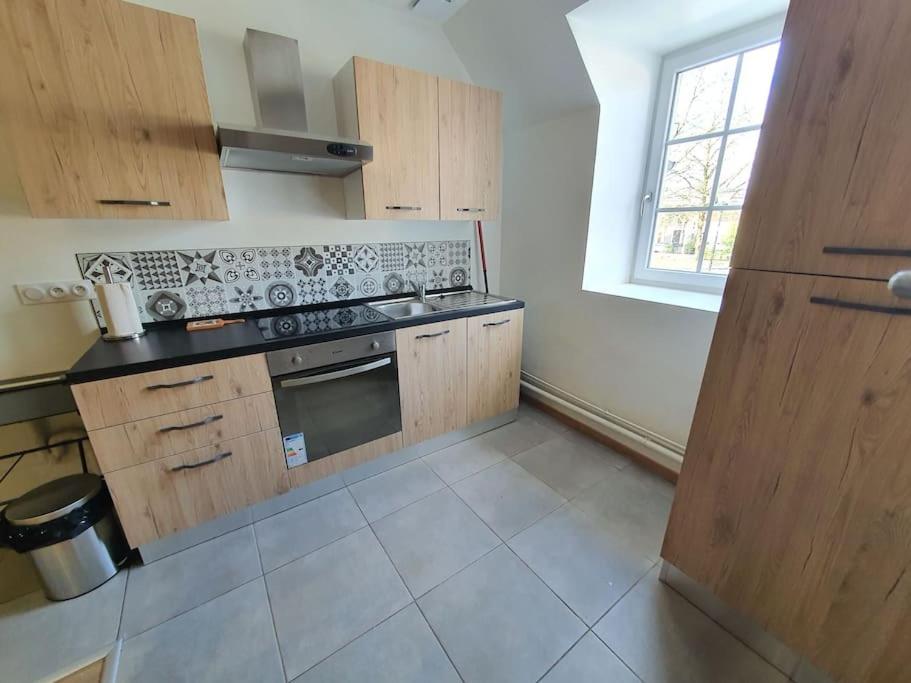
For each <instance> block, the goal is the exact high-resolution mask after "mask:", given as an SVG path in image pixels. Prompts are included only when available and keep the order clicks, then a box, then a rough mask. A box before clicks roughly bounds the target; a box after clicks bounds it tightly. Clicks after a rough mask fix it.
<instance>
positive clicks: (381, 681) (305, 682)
mask: <svg viewBox="0 0 911 683" xmlns="http://www.w3.org/2000/svg"><path fill="white" fill-rule="evenodd" d="M362 681H371V682H372V683H429V682H431V681H432V682H433V683H459V675H458V674H457V673H456V671H455V669H453V668H452V664H451V663H450V662H449V659H448V658H447V657H446V653H445V652H443V649H442V648H441V647H440V644H439V642H437V639H436V638H435V637H434V635H433V633H432V632H431V631H430V628H429V627H428V626H427V622H426V621H424V617H422V616H421V613H420V611H419V610H418V608H417V607H416V606H415V605H411V606H410V607H406V608H405V609H403V610H402V611H401V612H399V613H398V614H395V615H393V616H392V617H390V618H389V619H387V620H386V621H384V622H383V623H381V624H380V625H379V626H377V627H376V628H374V629H372V630H370V631H368V632H367V633H365V634H364V635H362V636H361V637H360V638H358V639H357V640H355V641H354V642H353V643H350V644H349V645H346V646H345V647H344V648H342V649H341V650H339V651H338V652H336V653H335V654H334V655H332V656H331V657H329V659H326V660H324V661H323V662H320V663H319V664H318V665H317V666H315V667H313V668H312V669H310V671H308V672H307V673H305V674H304V675H303V676H301V677H300V678H298V679H296V681H295V683H323V682H324V683H362Z"/></svg>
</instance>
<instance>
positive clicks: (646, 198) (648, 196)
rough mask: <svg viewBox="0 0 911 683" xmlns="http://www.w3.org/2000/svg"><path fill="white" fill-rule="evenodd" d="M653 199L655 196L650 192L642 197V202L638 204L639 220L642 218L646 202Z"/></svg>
mask: <svg viewBox="0 0 911 683" xmlns="http://www.w3.org/2000/svg"><path fill="white" fill-rule="evenodd" d="M654 197H655V195H654V194H652V193H651V192H646V193H645V194H644V195H642V201H641V202H639V218H642V217H643V216H644V215H645V204H646V202H650V201H652V199H654Z"/></svg>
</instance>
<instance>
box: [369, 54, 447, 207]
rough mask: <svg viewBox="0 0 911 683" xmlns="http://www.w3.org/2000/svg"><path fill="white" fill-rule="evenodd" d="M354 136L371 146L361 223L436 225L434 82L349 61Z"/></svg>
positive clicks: (413, 73) (437, 147)
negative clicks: (385, 221) (352, 81)
mask: <svg viewBox="0 0 911 683" xmlns="http://www.w3.org/2000/svg"><path fill="white" fill-rule="evenodd" d="M354 78H355V84H356V86H355V87H356V97H357V119H358V134H359V136H360V138H361V139H362V140H366V141H368V142H370V143H371V144H372V145H373V161H372V162H370V163H369V164H366V165H365V166H364V169H363V191H364V209H365V217H366V218H368V219H396V220H402V219H414V220H439V218H440V141H439V113H438V111H439V103H438V99H437V97H438V96H437V78H436V76H431V75H429V74H425V73H421V72H419V71H412V70H411V69H406V68H404V67H401V66H391V65H389V64H381V63H379V62H374V61H371V60H368V59H364V58H362V57H355V58H354Z"/></svg>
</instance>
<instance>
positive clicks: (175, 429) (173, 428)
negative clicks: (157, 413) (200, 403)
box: [158, 415, 224, 434]
mask: <svg viewBox="0 0 911 683" xmlns="http://www.w3.org/2000/svg"><path fill="white" fill-rule="evenodd" d="M223 418H224V415H209V417H206V418H203V419H202V420H200V421H199V422H192V423H190V424H188V425H173V426H171V427H162V428H161V429H159V430H158V431H159V432H160V433H161V434H167V433H168V432H179V431H183V430H184V429H193V428H194V427H205V426H206V425H210V424H212V423H213V422H218V421H219V420H221V419H223Z"/></svg>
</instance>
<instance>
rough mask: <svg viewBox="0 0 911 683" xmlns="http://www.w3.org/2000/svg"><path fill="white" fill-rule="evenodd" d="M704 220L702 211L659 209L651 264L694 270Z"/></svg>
mask: <svg viewBox="0 0 911 683" xmlns="http://www.w3.org/2000/svg"><path fill="white" fill-rule="evenodd" d="M705 220H706V214H705V212H703V211H681V212H679V213H665V212H659V213H658V220H657V222H656V223H655V236H654V239H653V241H652V253H651V257H650V258H649V264H648V267H649V268H659V269H661V270H682V271H688V272H691V273H692V272H695V271H696V265H697V262H698V260H699V247H700V244H701V242H702V233H703V231H704V230H705Z"/></svg>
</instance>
